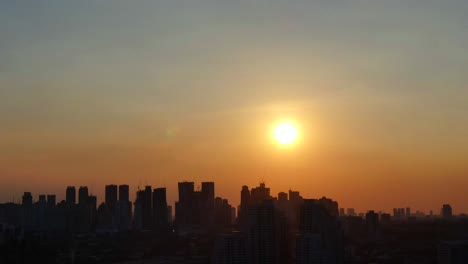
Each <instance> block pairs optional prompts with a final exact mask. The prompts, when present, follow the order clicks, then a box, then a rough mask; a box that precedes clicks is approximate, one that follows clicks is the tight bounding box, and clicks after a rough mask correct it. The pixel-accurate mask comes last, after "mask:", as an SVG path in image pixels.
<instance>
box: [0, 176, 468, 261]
mask: <svg viewBox="0 0 468 264" xmlns="http://www.w3.org/2000/svg"><path fill="white" fill-rule="evenodd" d="M166 195H167V193H166V188H155V189H153V188H152V187H151V186H145V187H144V188H143V189H139V190H138V191H137V192H136V194H135V200H134V202H131V201H130V192H129V186H128V185H119V186H117V185H107V186H105V197H104V202H102V203H101V204H100V205H99V206H98V205H97V197H96V196H94V195H92V194H90V193H89V191H88V188H87V187H86V186H81V187H79V188H78V189H77V188H76V187H75V186H68V187H67V188H66V191H65V200H63V201H60V202H58V203H57V201H56V196H55V195H39V196H38V197H37V198H38V199H37V200H35V199H34V197H33V195H32V193H30V192H25V193H24V194H23V196H22V200H21V204H16V203H5V204H0V245H3V244H6V243H8V242H9V241H21V240H22V239H24V237H25V234H29V233H31V232H42V233H47V234H89V233H96V234H98V233H100V234H108V233H111V234H115V233H121V232H127V233H128V232H134V233H135V232H141V231H145V232H146V231H151V232H152V233H151V234H154V236H156V237H160V238H169V237H174V236H175V237H177V239H181V241H185V240H186V239H189V238H191V237H194V236H195V237H200V236H202V237H203V236H209V235H210V234H211V235H214V236H213V237H215V240H214V242H213V243H214V244H213V247H212V248H211V250H210V251H209V252H210V258H211V262H212V263H217V264H225V263H229V264H257V263H258V264H260V263H268V264H283V263H297V264H306V263H325V264H339V263H347V262H349V261H350V260H359V259H360V258H362V255H365V256H367V257H369V253H368V252H367V253H362V252H360V251H359V250H357V249H356V248H355V247H354V245H353V247H351V248H350V247H349V245H348V246H346V242H345V238H346V239H348V240H350V241H363V240H364V241H366V243H376V244H379V243H382V241H384V237H386V236H388V232H394V231H392V230H393V229H392V228H390V229H389V228H387V227H391V226H395V225H399V224H400V223H404V224H407V223H409V224H411V223H413V222H414V223H416V222H417V221H419V220H420V219H427V218H431V217H432V212H431V214H430V215H426V214H424V213H422V212H420V211H416V212H414V213H413V212H412V211H411V208H410V207H401V208H394V209H393V214H392V215H391V214H388V213H384V212H376V211H373V210H369V211H368V212H366V213H357V212H356V210H355V209H354V208H339V206H338V203H337V202H336V201H334V200H332V199H329V198H326V197H322V198H319V199H306V198H303V197H302V196H301V195H300V193H299V192H298V191H293V190H289V191H288V192H280V193H278V195H277V196H276V197H274V196H272V195H271V192H270V188H268V187H267V186H266V185H265V183H260V185H259V186H257V187H254V188H249V187H248V186H242V188H241V190H240V198H241V199H240V205H239V206H238V207H237V210H236V208H235V207H234V206H232V205H231V204H230V203H229V201H228V200H227V199H224V198H222V197H219V196H216V193H215V183H214V182H202V183H201V188H200V189H198V190H196V189H195V183H194V182H179V183H178V201H176V202H175V207H174V209H175V210H174V211H175V218H174V219H172V216H173V212H172V208H173V207H172V206H170V205H168V203H167V199H166ZM236 211H237V215H236ZM438 219H443V220H446V221H452V220H453V219H454V216H453V213H452V207H451V206H450V205H449V204H444V205H443V206H442V208H441V211H440V216H438ZM389 230H390V231H389ZM396 230H398V229H396ZM203 234H204V235H203ZM467 244H468V243H467V242H466V241H443V242H441V243H440V244H439V246H438V249H437V252H438V253H437V256H438V262H439V263H468V262H463V261H466V260H467V254H466V252H468V251H467ZM376 252H378V251H376ZM366 254H367V255H366ZM383 257H385V256H378V258H383ZM454 259H460V261H462V262H453V260H454ZM350 263H351V262H350ZM382 263H390V262H382Z"/></svg>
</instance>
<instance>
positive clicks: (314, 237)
mask: <svg viewBox="0 0 468 264" xmlns="http://www.w3.org/2000/svg"><path fill="white" fill-rule="evenodd" d="M319 238H320V239H319ZM317 260H320V261H318V262H316V261H317ZM343 261H344V246H343V241H342V236H341V231H340V228H339V226H338V221H337V218H336V216H332V215H331V214H330V212H329V210H327V209H326V208H325V207H324V206H323V205H322V204H321V203H320V202H319V201H318V200H312V199H307V200H304V204H303V205H302V206H301V214H300V235H299V236H298V237H297V238H296V263H298V264H303V263H333V264H337V263H343Z"/></svg>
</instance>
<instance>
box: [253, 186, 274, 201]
mask: <svg viewBox="0 0 468 264" xmlns="http://www.w3.org/2000/svg"><path fill="white" fill-rule="evenodd" d="M269 199H271V196H270V188H266V187H265V183H264V182H262V183H260V186H258V187H256V188H252V190H251V191H250V204H251V205H259V204H262V203H263V201H264V200H269Z"/></svg>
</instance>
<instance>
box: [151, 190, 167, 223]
mask: <svg viewBox="0 0 468 264" xmlns="http://www.w3.org/2000/svg"><path fill="white" fill-rule="evenodd" d="M167 217H168V216H167V201H166V188H157V189H154V191H153V219H154V227H155V228H156V230H165V229H167V227H168V222H167Z"/></svg>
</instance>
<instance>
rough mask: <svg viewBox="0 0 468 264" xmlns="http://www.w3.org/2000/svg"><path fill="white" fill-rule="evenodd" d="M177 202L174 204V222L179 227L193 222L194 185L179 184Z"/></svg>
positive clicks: (188, 183)
mask: <svg viewBox="0 0 468 264" xmlns="http://www.w3.org/2000/svg"><path fill="white" fill-rule="evenodd" d="M178 189H179V200H178V201H177V202H176V204H175V221H176V224H177V225H178V226H179V227H180V226H184V225H189V224H192V222H193V215H192V211H193V206H192V204H193V203H194V202H195V201H194V200H195V199H193V198H194V195H193V194H194V183H193V182H179V183H178Z"/></svg>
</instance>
